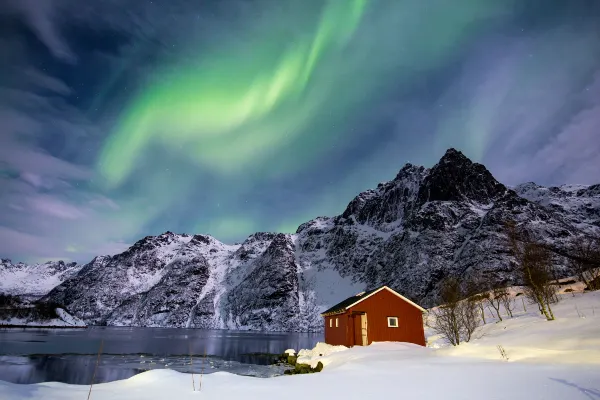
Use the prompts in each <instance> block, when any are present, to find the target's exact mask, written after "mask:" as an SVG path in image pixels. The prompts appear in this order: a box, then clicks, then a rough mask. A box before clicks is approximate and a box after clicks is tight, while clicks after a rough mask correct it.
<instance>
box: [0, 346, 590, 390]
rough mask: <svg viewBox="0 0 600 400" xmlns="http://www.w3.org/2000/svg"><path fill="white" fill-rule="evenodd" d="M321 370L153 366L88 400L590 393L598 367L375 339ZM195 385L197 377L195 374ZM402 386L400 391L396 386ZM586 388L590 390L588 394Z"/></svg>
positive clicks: (7, 386)
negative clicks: (204, 371)
mask: <svg viewBox="0 0 600 400" xmlns="http://www.w3.org/2000/svg"><path fill="white" fill-rule="evenodd" d="M328 357H330V358H331V361H332V362H331V364H330V365H329V366H327V367H326V368H325V369H324V370H323V372H320V373H316V374H306V375H293V376H280V377H275V378H267V379H260V378H251V377H245V376H237V375H232V374H228V373H224V372H217V373H214V374H210V375H206V376H204V377H202V390H201V392H193V391H192V382H190V381H191V379H192V377H191V376H190V375H189V374H183V373H178V372H175V371H170V370H153V371H149V372H145V373H143V374H140V375H136V376H135V377H133V378H130V379H127V380H123V381H116V382H110V383H104V384H98V385H94V387H93V390H92V395H91V398H92V399H94V400H108V399H111V400H136V399H144V400H159V399H160V400H162V399H174V400H175V399H177V400H185V399H199V398H202V399H207V400H234V399H235V400H238V399H244V400H254V399H260V400H264V399H267V398H274V397H281V396H283V397H285V398H286V399H288V400H306V399H307V398H310V399H340V398H343V399H349V400H364V399H371V398H375V397H381V398H398V396H397V395H396V394H399V393H401V397H402V398H407V399H419V398H420V399H449V400H452V399H461V400H481V399H482V398H486V399H487V398H489V399H510V400H519V399H533V398H535V399H545V400H553V399H573V400H577V399H589V398H591V395H592V394H596V396H597V394H600V391H598V387H599V383H598V382H600V379H599V378H600V372H599V371H598V369H597V368H589V367H585V366H579V365H536V364H531V365H528V364H523V363H507V362H500V361H490V360H475V359H467V358H461V357H447V356H442V355H440V354H438V352H437V351H435V350H432V349H427V348H423V347H420V346H416V345H410V344H402V343H374V344H373V345H371V346H368V347H354V348H352V349H348V350H346V351H338V352H334V353H331V354H329V356H328ZM195 378H196V382H195V385H196V388H198V387H199V382H198V379H199V377H198V376H197V375H195ZM399 388H401V389H399ZM88 390H89V386H84V385H80V386H78V385H67V384H62V383H55V382H51V383H43V384H35V385H17V384H11V383H7V382H1V381H0V398H2V399H14V400H21V399H44V400H58V399H61V400H62V399H64V400H76V399H77V400H79V399H85V398H86V397H87V393H88ZM399 390H401V392H398V391H399ZM588 394H589V395H588Z"/></svg>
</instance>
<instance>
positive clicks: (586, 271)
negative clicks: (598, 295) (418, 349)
mask: <svg viewBox="0 0 600 400" xmlns="http://www.w3.org/2000/svg"><path fill="white" fill-rule="evenodd" d="M569 264H570V266H571V268H573V270H574V271H575V273H576V274H577V277H578V278H579V279H580V280H581V281H582V282H583V283H584V284H585V286H586V287H588V288H589V289H590V290H598V289H600V238H598V237H597V238H592V237H589V236H588V237H584V238H581V239H579V240H577V241H576V242H575V243H574V244H573V247H572V248H571V258H570V262H569Z"/></svg>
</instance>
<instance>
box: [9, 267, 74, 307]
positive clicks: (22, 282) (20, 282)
mask: <svg viewBox="0 0 600 400" xmlns="http://www.w3.org/2000/svg"><path fill="white" fill-rule="evenodd" d="M81 267H82V266H81V265H77V263H65V262H64V261H48V262H47V263H44V264H34V265H27V264H23V263H17V264H13V263H12V262H11V261H10V260H6V259H0V293H6V294H12V295H19V296H27V297H31V298H37V297H41V296H43V295H45V294H46V293H48V292H49V291H50V290H51V289H52V288H53V287H55V286H57V285H59V284H61V283H62V282H64V281H65V280H67V279H68V278H70V277H71V276H73V275H75V274H76V273H77V272H78V271H79V270H80V269H81Z"/></svg>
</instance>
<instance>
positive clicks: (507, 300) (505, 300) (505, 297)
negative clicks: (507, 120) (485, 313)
mask: <svg viewBox="0 0 600 400" xmlns="http://www.w3.org/2000/svg"><path fill="white" fill-rule="evenodd" d="M503 290H504V292H503V293H502V295H501V296H500V302H501V303H502V306H503V307H504V309H505V310H506V313H507V314H508V316H509V317H510V318H512V317H513V313H512V312H513V310H514V309H515V301H514V299H513V298H512V297H510V293H509V292H508V289H507V288H504V289H503Z"/></svg>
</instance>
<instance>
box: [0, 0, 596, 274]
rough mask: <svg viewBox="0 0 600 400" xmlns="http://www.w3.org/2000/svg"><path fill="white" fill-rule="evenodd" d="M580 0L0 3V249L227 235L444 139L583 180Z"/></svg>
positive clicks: (311, 207) (589, 27)
mask: <svg viewBox="0 0 600 400" xmlns="http://www.w3.org/2000/svg"><path fill="white" fill-rule="evenodd" d="M599 21H600V2H597V1H595V0H564V1H561V0H554V1H547V0H503V1H497V0H453V1H451V2H449V1H446V0H428V1H426V2H424V1H420V0H404V1H399V0H303V1H299V0H278V1H274V0H221V1H216V0H168V1H167V0H152V1H148V0H144V1H141V0H103V1H100V0H92V1H86V2H82V1H80V0H4V1H3V2H1V3H0V59H2V60H3V61H2V63H0V127H1V128H0V257H3V258H11V259H13V260H15V261H26V262H42V261H47V260H56V259H64V260H73V261H79V262H87V261H89V260H90V259H91V258H93V257H94V256H96V255H101V254H115V253H118V252H120V251H123V250H124V249H126V248H127V247H128V246H129V245H131V244H132V243H134V242H135V241H137V240H138V239H140V238H142V237H144V236H146V235H156V234H160V233H162V232H165V231H173V232H178V233H205V234H210V235H212V236H214V237H216V238H217V239H219V240H221V241H223V242H226V243H234V242H239V241H242V240H243V239H244V238H245V237H247V236H248V235H249V234H251V233H253V232H257V231H276V232H294V231H295V230H296V228H297V227H298V225H300V224H301V223H303V222H306V221H308V220H310V219H312V218H314V217H317V216H322V215H326V216H333V215H337V214H340V213H341V212H343V210H344V208H345V207H346V205H347V204H348V202H349V201H350V200H351V199H352V198H353V197H354V196H355V195H357V194H358V193H360V192H361V191H364V190H366V189H369V188H373V187H375V186H376V185H377V184H378V183H379V182H383V181H387V180H390V179H393V177H394V176H395V174H396V173H397V172H398V170H400V168H401V167H402V166H403V165H404V164H405V163H407V162H410V163H413V164H420V165H425V166H427V167H430V166H432V165H434V164H435V163H436V162H437V160H439V158H440V157H441V156H442V155H443V154H444V152H445V150H446V149H447V148H449V147H455V148H457V149H460V150H461V151H463V152H464V153H465V154H466V155H467V156H468V157H470V158H471V159H472V160H474V161H477V162H481V163H483V164H485V165H486V166H487V167H488V168H489V169H490V171H491V172H492V173H493V174H494V176H495V177H496V178H497V179H498V180H500V181H501V182H503V183H505V184H509V185H514V184H518V183H522V182H528V181H534V182H536V183H538V184H543V185H557V184H563V183H578V184H594V183H599V182H600V173H599V171H600V22H599Z"/></svg>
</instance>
